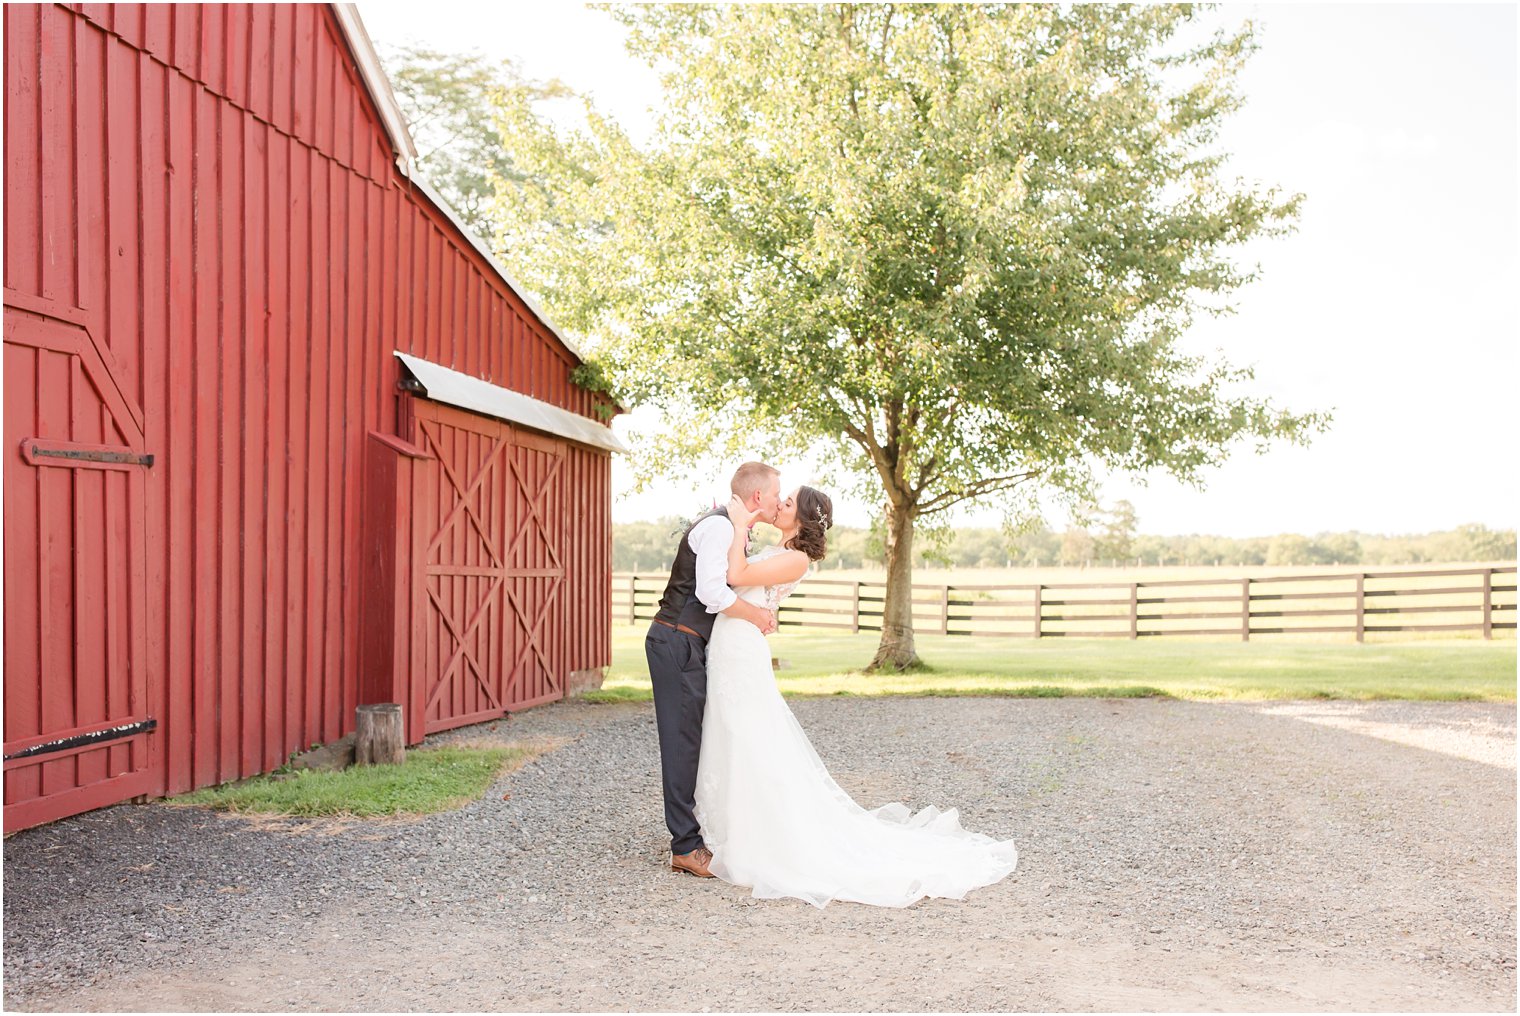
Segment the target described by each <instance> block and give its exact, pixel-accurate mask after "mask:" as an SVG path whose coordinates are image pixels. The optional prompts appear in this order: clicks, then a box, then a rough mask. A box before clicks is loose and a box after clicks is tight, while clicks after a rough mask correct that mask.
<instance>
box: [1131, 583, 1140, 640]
mask: <svg viewBox="0 0 1520 1016" xmlns="http://www.w3.org/2000/svg"><path fill="white" fill-rule="evenodd" d="M1129 637H1130V638H1132V639H1137V638H1139V637H1140V583H1138V582H1131V583H1130V584H1129Z"/></svg>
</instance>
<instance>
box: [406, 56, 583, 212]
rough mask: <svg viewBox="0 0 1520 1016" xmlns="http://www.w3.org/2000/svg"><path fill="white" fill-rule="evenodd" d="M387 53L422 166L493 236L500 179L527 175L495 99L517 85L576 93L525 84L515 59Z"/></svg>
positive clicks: (540, 93) (541, 93) (551, 94)
mask: <svg viewBox="0 0 1520 1016" xmlns="http://www.w3.org/2000/svg"><path fill="white" fill-rule="evenodd" d="M381 55H382V59H383V61H384V63H385V67H386V74H387V76H388V77H389V78H390V82H391V88H392V90H393V91H394V92H395V95H396V102H397V103H398V104H399V105H400V106H401V111H402V113H403V114H405V116H406V121H407V127H408V129H409V130H410V131H411V135H412V141H413V142H414V143H415V144H416V146H417V161H416V166H417V168H419V169H420V170H421V171H422V174H423V176H424V177H425V178H426V179H427V180H428V182H429V183H431V184H432V185H433V186H434V187H436V188H437V190H438V192H439V193H440V194H442V195H443V196H444V198H445V199H446V200H447V201H448V203H449V205H450V207H452V208H453V209H454V211H456V212H458V213H459V217H460V218H461V219H462V220H464V223H465V224H466V225H467V226H469V227H470V228H471V229H472V230H473V231H474V232H475V234H476V235H477V236H480V237H482V238H484V239H489V238H490V237H491V233H492V230H493V225H492V222H491V217H490V204H491V200H492V196H493V194H494V192H495V188H494V185H493V182H492V181H493V180H495V179H497V178H501V179H519V178H520V171H519V170H518V169H517V167H516V166H515V165H513V163H512V159H511V157H510V154H509V153H508V151H507V148H506V147H505V146H504V145H503V143H502V138H501V134H500V133H499V132H498V131H497V129H496V124H495V123H494V122H493V120H492V118H491V117H490V116H489V115H488V113H487V111H488V110H489V109H490V103H491V101H492V97H493V96H494V95H496V94H498V93H500V92H501V91H503V90H504V89H509V88H511V89H520V90H522V91H524V92H526V93H528V94H531V95H533V96H535V97H537V98H538V99H551V98H556V97H563V96H566V95H568V94H569V92H568V91H567V90H566V89H565V87H564V86H563V85H561V84H560V83H559V82H558V81H551V82H547V83H540V82H530V81H525V80H524V79H523V77H522V75H521V74H520V73H519V72H518V70H517V68H516V67H515V66H514V65H513V64H512V63H510V62H507V61H504V62H501V63H494V62H492V61H489V60H487V59H486V58H485V57H483V56H481V55H479V54H469V55H457V54H451V53H440V52H438V51H437V50H432V49H427V48H425V47H420V46H401V47H395V48H391V47H386V48H385V49H384V50H383V51H382V54H381Z"/></svg>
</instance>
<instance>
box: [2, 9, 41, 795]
mask: <svg viewBox="0 0 1520 1016" xmlns="http://www.w3.org/2000/svg"><path fill="white" fill-rule="evenodd" d="M14 11H15V7H14V6H8V7H6V8H5V14H6V17H7V18H8V19H9V18H10V17H11V16H12V14H13V13H14ZM6 318H7V320H6V321H5V327H6V328H7V329H11V328H13V327H17V325H15V324H14V323H13V322H12V321H11V320H10V313H9V312H7V313H6ZM40 355H41V352H40V351H39V350H37V349H34V348H32V347H28V346H20V345H12V344H10V343H6V344H5V377H6V381H7V387H6V392H5V400H4V413H5V442H6V444H7V445H8V446H10V447H15V445H16V443H17V442H19V441H20V440H21V439H22V438H23V437H25V436H27V435H29V434H34V433H36V432H37V430H38V422H37V395H38V393H39V392H40V391H41V377H40V376H39V363H38V359H39V357H40ZM22 379H24V382H25V383H18V381H21V380H22ZM42 472H43V470H42V469H41V468H38V467H25V468H23V467H22V466H20V465H19V464H18V463H17V461H16V460H15V459H9V460H7V462H6V466H5V495H4V497H5V502H4V503H5V527H4V532H5V672H6V680H5V682H4V684H5V714H4V715H5V739H6V740H7V741H16V740H20V739H21V738H24V737H35V736H36V735H38V734H40V733H41V732H42V701H41V696H42V674H43V660H42V652H43V648H42V637H41V636H42V603H43V596H42V591H43V576H42V570H41V564H42V540H41V525H42V520H41V515H40V501H41V493H42V492H41V474H42ZM41 777H42V771H41V769H40V768H38V767H36V766H28V767H26V768H24V769H15V770H12V771H11V772H8V773H6V774H5V802H6V803H7V804H11V803H16V802H20V801H25V800H30V799H31V798H34V797H37V796H38V795H40V794H41V792H42V781H41Z"/></svg>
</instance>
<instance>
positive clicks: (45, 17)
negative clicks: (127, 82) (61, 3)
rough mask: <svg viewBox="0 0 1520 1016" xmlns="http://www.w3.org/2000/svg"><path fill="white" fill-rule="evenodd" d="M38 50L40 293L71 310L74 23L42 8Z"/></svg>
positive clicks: (64, 15) (65, 14)
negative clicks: (40, 211)
mask: <svg viewBox="0 0 1520 1016" xmlns="http://www.w3.org/2000/svg"><path fill="white" fill-rule="evenodd" d="M40 49H41V66H40V68H39V72H38V79H39V86H40V93H41V96H42V103H41V113H40V122H39V124H38V128H39V130H38V140H39V144H40V146H41V159H40V167H41V169H40V171H41V174H42V179H41V191H42V197H41V201H42V204H41V209H42V216H41V219H42V234H41V244H40V247H41V249H40V252H39V255H40V258H41V264H42V276H41V282H42V286H41V292H42V295H43V297H45V298H46V299H49V300H54V301H56V302H58V303H61V304H63V305H64V306H68V307H73V306H76V304H77V300H78V286H77V280H76V277H75V267H76V261H75V255H74V250H73V246H74V239H75V235H76V234H75V216H76V215H77V214H78V200H77V197H76V195H75V191H74V185H75V183H76V181H77V175H76V172H75V149H74V114H75V106H74V103H75V96H74V89H73V82H72V80H71V78H72V75H71V68H72V67H73V64H74V60H73V55H74V19H73V17H72V16H70V15H69V14H68V12H67V11H65V10H64V9H63V8H61V7H57V6H53V5H48V6H44V7H43V8H42V38H41V45H40Z"/></svg>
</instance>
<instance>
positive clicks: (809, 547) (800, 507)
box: [786, 487, 834, 561]
mask: <svg viewBox="0 0 1520 1016" xmlns="http://www.w3.org/2000/svg"><path fill="white" fill-rule="evenodd" d="M833 525H834V502H833V501H831V500H829V496H828V495H827V494H825V493H824V492H823V491H821V490H817V489H816V488H813V487H798V488H797V535H796V536H794V537H792V538H791V539H790V540H787V541H786V546H787V547H788V548H790V549H792V550H800V551H802V552H803V553H804V554H806V555H807V556H808V560H809V561H822V560H823V556H824V554H826V553H827V552H828V542H829V541H828V535H827V533H828V530H829V528H830V527H831V526H833Z"/></svg>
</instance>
